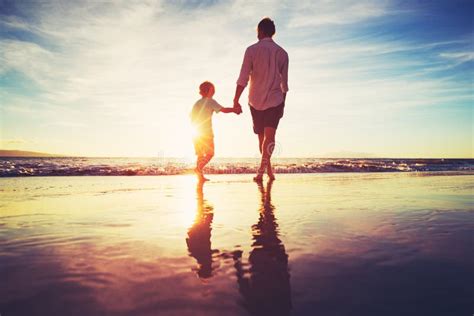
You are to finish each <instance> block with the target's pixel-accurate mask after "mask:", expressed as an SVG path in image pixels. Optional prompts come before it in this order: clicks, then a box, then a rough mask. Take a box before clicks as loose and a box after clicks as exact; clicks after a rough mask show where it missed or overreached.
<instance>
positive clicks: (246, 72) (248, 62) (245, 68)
mask: <svg viewBox="0 0 474 316" xmlns="http://www.w3.org/2000/svg"><path fill="white" fill-rule="evenodd" d="M251 72H252V56H251V50H250V49H249V48H247V49H246V50H245V55H244V60H243V62H242V67H241V68H240V75H239V79H237V87H236V88H235V96H234V107H235V108H239V109H240V111H242V107H241V106H240V104H239V100H240V96H241V95H242V92H243V91H244V89H245V87H246V86H247V83H248V81H249V77H250V73H251Z"/></svg>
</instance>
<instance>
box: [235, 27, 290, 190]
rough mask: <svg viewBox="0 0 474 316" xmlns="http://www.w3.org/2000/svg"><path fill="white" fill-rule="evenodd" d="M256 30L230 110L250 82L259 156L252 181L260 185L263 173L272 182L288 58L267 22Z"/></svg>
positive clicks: (284, 97) (283, 102)
mask: <svg viewBox="0 0 474 316" xmlns="http://www.w3.org/2000/svg"><path fill="white" fill-rule="evenodd" d="M257 29H258V33H257V37H258V42H257V43H255V44H253V45H251V46H249V47H248V48H247V50H246V51H245V56H244V60H243V63H242V68H241V70H240V76H239V79H238V80H237V88H236V90H235V96H234V108H236V110H238V109H241V106H240V103H239V99H240V96H241V94H242V92H243V90H244V89H245V87H246V86H247V83H248V82H249V80H250V86H249V105H250V112H251V113H252V121H253V131H254V133H255V134H257V135H258V149H259V150H260V153H261V155H262V157H261V161H260V167H259V168H258V171H257V175H256V176H255V178H254V180H256V181H262V178H263V174H264V172H265V171H267V174H268V177H269V178H270V180H273V179H275V176H274V175H273V169H272V164H271V161H270V159H271V156H272V153H273V149H274V148H275V133H276V130H277V128H278V123H279V122H280V119H281V118H282V117H283V111H284V107H285V100H286V93H287V92H288V54H287V53H286V51H285V50H284V49H283V48H281V47H280V46H279V45H277V44H276V43H275V42H274V41H273V39H272V37H273V35H274V34H275V24H274V22H273V21H272V20H271V19H269V18H264V19H263V20H261V21H260V23H258V28H257Z"/></svg>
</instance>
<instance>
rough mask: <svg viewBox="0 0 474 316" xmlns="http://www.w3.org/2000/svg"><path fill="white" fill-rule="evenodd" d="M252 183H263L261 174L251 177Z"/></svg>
mask: <svg viewBox="0 0 474 316" xmlns="http://www.w3.org/2000/svg"><path fill="white" fill-rule="evenodd" d="M253 181H255V182H262V181H263V174H257V175H256V176H255V177H253Z"/></svg>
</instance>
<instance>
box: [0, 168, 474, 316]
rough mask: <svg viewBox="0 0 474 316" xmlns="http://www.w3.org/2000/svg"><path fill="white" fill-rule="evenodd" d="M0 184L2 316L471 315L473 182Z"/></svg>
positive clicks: (414, 177) (421, 178)
mask: <svg viewBox="0 0 474 316" xmlns="http://www.w3.org/2000/svg"><path fill="white" fill-rule="evenodd" d="M210 178H211V179H212V181H210V182H207V183H205V184H204V185H202V186H201V185H199V184H198V183H197V182H196V181H195V179H194V178H193V177H192V176H158V177H151V176H148V177H139V176H136V177H101V176H98V177H91V176H87V177H35V178H4V179H0V197H1V199H0V201H1V202H0V279H1V280H2V286H0V313H1V315H6V316H10V315H104V314H105V315H463V314H466V315H470V314H472V312H473V301H472V297H474V290H473V286H472V284H474V282H473V281H474V269H473V267H474V256H473V240H474V238H473V237H474V235H473V231H474V198H473V193H474V175H459V174H450V173H446V174H436V173H343V174H293V175H278V179H277V181H275V182H273V183H267V182H264V183H263V184H262V185H257V184H256V183H253V182H252V181H250V178H251V176H250V175H211V176H210Z"/></svg>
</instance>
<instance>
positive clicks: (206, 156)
mask: <svg viewBox="0 0 474 316" xmlns="http://www.w3.org/2000/svg"><path fill="white" fill-rule="evenodd" d="M214 93H215V88H214V85H213V84H212V83H211V82H209V81H205V82H203V83H201V85H200V86H199V94H200V95H201V96H202V98H201V99H199V100H198V101H197V102H196V103H194V106H193V110H192V111H191V122H192V123H193V125H194V126H195V128H196V130H197V135H196V136H195V138H194V149H195V151H196V156H197V160H196V169H194V170H195V172H196V175H197V176H198V178H199V180H208V179H207V178H205V177H204V173H203V169H204V167H205V166H206V165H207V163H208V162H209V161H210V160H211V159H212V157H213V156H214V133H213V131H212V114H213V113H214V112H216V113H218V112H223V113H236V114H240V113H241V112H242V110H241V109H238V108H233V107H232V108H226V107H223V106H222V105H220V104H219V103H217V102H216V100H214V99H213V98H212V96H213V95H214Z"/></svg>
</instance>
